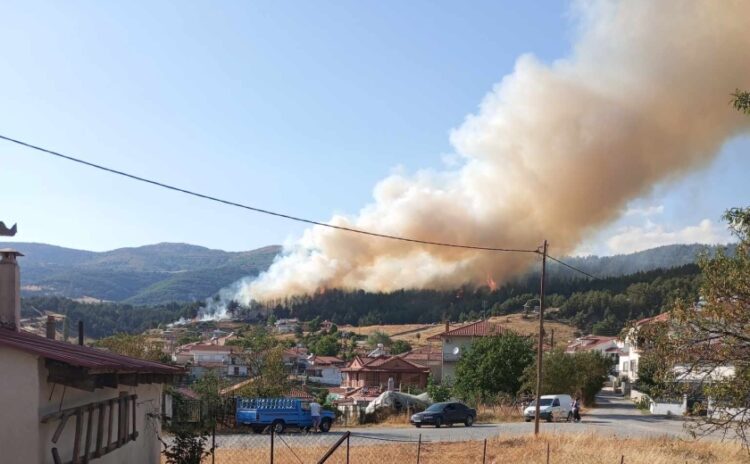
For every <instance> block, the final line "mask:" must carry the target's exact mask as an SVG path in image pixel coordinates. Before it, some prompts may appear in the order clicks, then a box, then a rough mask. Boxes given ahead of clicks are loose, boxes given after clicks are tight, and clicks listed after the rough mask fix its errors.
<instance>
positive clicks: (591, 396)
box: [523, 350, 612, 405]
mask: <svg viewBox="0 0 750 464" xmlns="http://www.w3.org/2000/svg"><path fill="white" fill-rule="evenodd" d="M611 368H612V360H610V359H609V358H607V357H605V356H602V355H601V354H600V353H599V352H597V351H581V352H577V353H571V354H568V353H565V352H564V351H563V350H553V351H551V352H549V353H545V354H544V357H543V359H542V394H543V395H551V394H569V395H571V396H578V397H580V398H581V400H583V403H584V404H585V405H593V404H594V402H595V397H596V394H597V393H598V392H599V390H601V389H602V387H603V386H604V382H605V381H606V380H607V375H608V374H609V371H610V369H611ZM523 390H525V391H528V392H534V391H535V390H536V365H535V364H533V365H529V366H528V367H527V368H526V370H525V372H524V373H523Z"/></svg>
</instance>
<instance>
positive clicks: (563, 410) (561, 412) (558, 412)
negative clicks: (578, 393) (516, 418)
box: [523, 395, 573, 422]
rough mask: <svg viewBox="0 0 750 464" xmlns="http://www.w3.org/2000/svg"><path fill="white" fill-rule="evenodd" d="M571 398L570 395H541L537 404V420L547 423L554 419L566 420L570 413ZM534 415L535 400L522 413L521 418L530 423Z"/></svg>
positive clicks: (571, 406)
mask: <svg viewBox="0 0 750 464" xmlns="http://www.w3.org/2000/svg"><path fill="white" fill-rule="evenodd" d="M572 408H573V398H571V397H570V395H543V396H542V398H541V401H540V402H539V418H540V419H544V420H546V421H547V422H552V421H553V420H555V419H565V420H568V419H569V418H570V416H571V415H572V414H573V413H572ZM535 415H536V400H535V401H532V402H531V404H529V405H528V406H527V407H526V409H524V411H523V418H524V420H525V421H526V422H530V421H531V420H532V419H534V416H535Z"/></svg>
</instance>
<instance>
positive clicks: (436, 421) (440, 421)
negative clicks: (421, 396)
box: [435, 417, 443, 429]
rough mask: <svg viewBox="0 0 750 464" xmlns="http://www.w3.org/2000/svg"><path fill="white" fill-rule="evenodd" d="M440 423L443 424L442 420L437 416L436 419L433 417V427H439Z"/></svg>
mask: <svg viewBox="0 0 750 464" xmlns="http://www.w3.org/2000/svg"><path fill="white" fill-rule="evenodd" d="M441 425H443V420H442V419H441V418H439V417H438V418H437V419H435V428H436V429H439V428H440V426H441Z"/></svg>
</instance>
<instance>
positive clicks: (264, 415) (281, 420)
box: [235, 398, 336, 433]
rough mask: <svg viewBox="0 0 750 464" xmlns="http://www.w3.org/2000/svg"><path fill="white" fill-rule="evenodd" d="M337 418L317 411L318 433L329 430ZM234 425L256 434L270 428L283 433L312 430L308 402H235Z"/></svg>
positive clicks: (256, 400)
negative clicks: (288, 428) (241, 426)
mask: <svg viewBox="0 0 750 464" xmlns="http://www.w3.org/2000/svg"><path fill="white" fill-rule="evenodd" d="M335 418H336V416H335V415H334V414H333V413H332V412H331V411H325V410H322V411H320V431H321V432H328V431H329V430H331V425H332V424H333V421H334V419H335ZM235 419H236V421H237V425H247V426H250V428H251V429H252V430H253V432H255V433H260V432H262V431H263V430H265V429H266V428H267V427H272V428H273V431H274V432H275V433H282V432H283V431H284V430H286V428H287V427H296V428H298V429H300V430H307V429H309V428H311V427H312V416H311V415H310V402H309V401H302V400H299V399H291V398H237V409H236V413H235Z"/></svg>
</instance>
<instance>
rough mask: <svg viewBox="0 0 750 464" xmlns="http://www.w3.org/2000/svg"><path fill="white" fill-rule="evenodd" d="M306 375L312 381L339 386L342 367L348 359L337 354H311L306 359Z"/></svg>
mask: <svg viewBox="0 0 750 464" xmlns="http://www.w3.org/2000/svg"><path fill="white" fill-rule="evenodd" d="M305 364H306V368H305V376H306V377H307V379H308V380H309V381H311V382H317V383H321V384H323V385H331V386H334V387H338V386H339V385H341V380H342V376H341V368H343V367H345V366H346V361H344V360H343V359H339V358H337V357H336V356H316V355H311V356H310V357H308V358H307V359H306V360H305Z"/></svg>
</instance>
